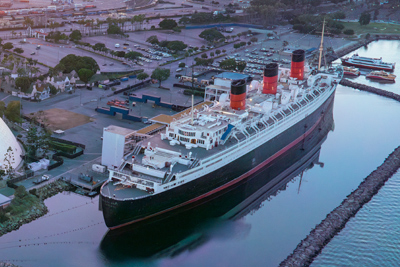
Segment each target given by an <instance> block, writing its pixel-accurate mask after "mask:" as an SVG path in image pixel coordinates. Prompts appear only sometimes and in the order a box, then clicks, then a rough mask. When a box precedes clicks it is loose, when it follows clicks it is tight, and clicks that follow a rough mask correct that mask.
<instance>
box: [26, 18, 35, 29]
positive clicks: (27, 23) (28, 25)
mask: <svg viewBox="0 0 400 267" xmlns="http://www.w3.org/2000/svg"><path fill="white" fill-rule="evenodd" d="M33 25H34V22H33V20H32V19H31V18H30V17H24V26H25V27H33Z"/></svg>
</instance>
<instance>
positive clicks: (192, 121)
mask: <svg viewBox="0 0 400 267" xmlns="http://www.w3.org/2000/svg"><path fill="white" fill-rule="evenodd" d="M193 98H194V95H192V111H191V113H192V114H191V116H192V125H193Z"/></svg>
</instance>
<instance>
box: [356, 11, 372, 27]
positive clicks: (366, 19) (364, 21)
mask: <svg viewBox="0 0 400 267" xmlns="http://www.w3.org/2000/svg"><path fill="white" fill-rule="evenodd" d="M370 21H371V14H369V13H368V12H363V13H361V15H360V19H359V20H358V22H359V23H360V25H368V24H369V23H370Z"/></svg>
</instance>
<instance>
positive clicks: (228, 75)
mask: <svg viewBox="0 0 400 267" xmlns="http://www.w3.org/2000/svg"><path fill="white" fill-rule="evenodd" d="M248 77H250V76H249V75H246V74H241V73H236V72H223V73H220V74H218V75H215V78H221V79H230V80H241V79H247V78H248Z"/></svg>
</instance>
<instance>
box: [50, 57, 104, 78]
mask: <svg viewBox="0 0 400 267" xmlns="http://www.w3.org/2000/svg"><path fill="white" fill-rule="evenodd" d="M54 69H55V70H57V71H62V72H64V73H70V72H71V71H73V70H75V71H76V72H78V71H79V70H80V69H89V70H91V71H93V72H94V73H96V72H97V71H98V70H100V67H99V65H98V64H97V62H96V60H94V59H93V58H91V57H81V56H76V55H74V54H69V55H67V56H65V57H63V58H62V59H61V60H60V63H58V64H57V66H55V68H54Z"/></svg>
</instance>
